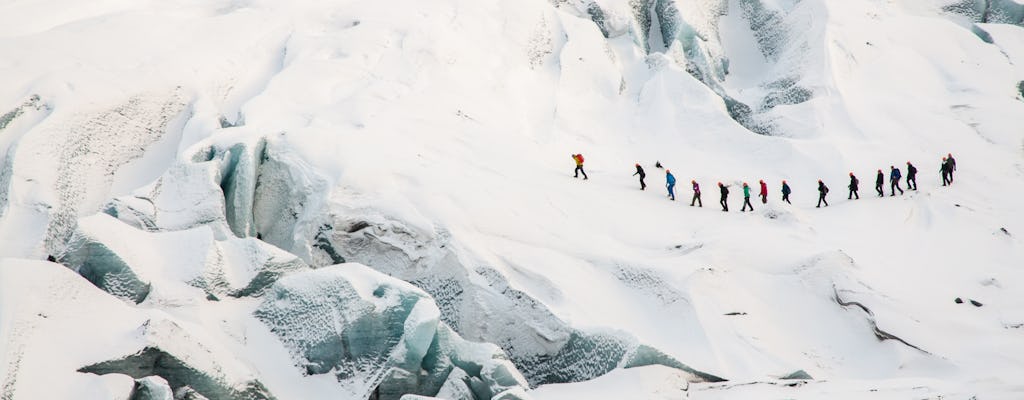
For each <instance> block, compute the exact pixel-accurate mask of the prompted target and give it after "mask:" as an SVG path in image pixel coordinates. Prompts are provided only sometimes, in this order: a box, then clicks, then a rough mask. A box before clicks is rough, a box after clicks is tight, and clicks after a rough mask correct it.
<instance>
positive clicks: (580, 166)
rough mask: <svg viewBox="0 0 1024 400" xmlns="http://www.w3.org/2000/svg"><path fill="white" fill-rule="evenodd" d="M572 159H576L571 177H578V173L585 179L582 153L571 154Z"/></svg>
mask: <svg viewBox="0 0 1024 400" xmlns="http://www.w3.org/2000/svg"><path fill="white" fill-rule="evenodd" d="M572 160H573V161H576V170H575V171H573V172H574V174H573V176H572V177H573V178H579V177H580V174H583V179H587V173H586V172H585V171H583V155H582V154H573V155H572Z"/></svg>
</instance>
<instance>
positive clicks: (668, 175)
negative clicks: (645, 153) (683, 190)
mask: <svg viewBox="0 0 1024 400" xmlns="http://www.w3.org/2000/svg"><path fill="white" fill-rule="evenodd" d="M665 187H667V188H668V197H669V198H671V199H672V201H675V200H676V192H675V190H674V189H675V187H676V177H675V176H672V171H669V170H667V169H666V170H665Z"/></svg>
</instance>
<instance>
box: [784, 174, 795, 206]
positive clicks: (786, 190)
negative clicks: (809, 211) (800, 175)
mask: <svg viewBox="0 0 1024 400" xmlns="http://www.w3.org/2000/svg"><path fill="white" fill-rule="evenodd" d="M790 193H793V190H791V189H790V188H789V184H788V183H786V180H785V179H783V180H782V201H784V202H787V203H789V204H793V203H790V201H789V194H790Z"/></svg>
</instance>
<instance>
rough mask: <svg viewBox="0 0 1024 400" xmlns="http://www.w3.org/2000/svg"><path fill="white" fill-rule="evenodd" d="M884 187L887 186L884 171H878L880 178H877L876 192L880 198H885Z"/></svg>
mask: <svg viewBox="0 0 1024 400" xmlns="http://www.w3.org/2000/svg"><path fill="white" fill-rule="evenodd" d="M883 185H885V174H883V173H882V170H878V176H877V177H875V191H877V192H878V197H885V189H884V186H883Z"/></svg>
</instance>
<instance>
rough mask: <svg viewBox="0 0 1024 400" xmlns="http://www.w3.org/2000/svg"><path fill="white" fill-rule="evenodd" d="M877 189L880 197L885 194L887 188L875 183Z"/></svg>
mask: <svg viewBox="0 0 1024 400" xmlns="http://www.w3.org/2000/svg"><path fill="white" fill-rule="evenodd" d="M875 191H877V192H878V197H882V196H885V189H883V188H882V184H881V183H878V184H875Z"/></svg>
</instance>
